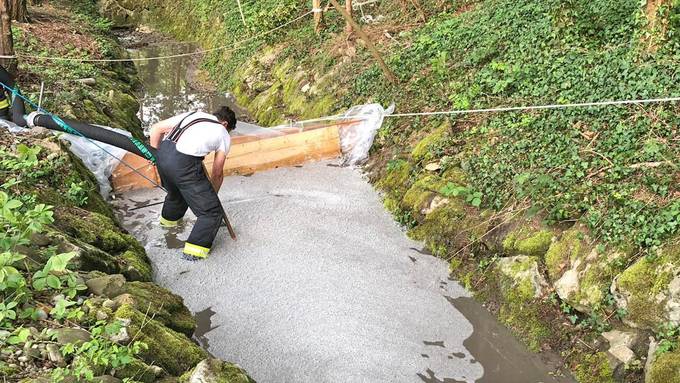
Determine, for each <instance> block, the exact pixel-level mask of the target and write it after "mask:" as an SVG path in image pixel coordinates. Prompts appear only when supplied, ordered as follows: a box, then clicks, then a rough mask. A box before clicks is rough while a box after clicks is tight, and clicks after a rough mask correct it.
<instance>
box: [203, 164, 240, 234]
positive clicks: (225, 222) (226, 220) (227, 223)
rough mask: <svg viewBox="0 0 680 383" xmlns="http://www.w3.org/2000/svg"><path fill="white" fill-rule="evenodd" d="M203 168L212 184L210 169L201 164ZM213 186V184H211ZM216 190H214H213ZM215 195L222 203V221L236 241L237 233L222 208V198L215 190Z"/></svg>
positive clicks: (222, 207)
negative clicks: (209, 174)
mask: <svg viewBox="0 0 680 383" xmlns="http://www.w3.org/2000/svg"><path fill="white" fill-rule="evenodd" d="M201 165H202V166H203V172H204V173H205V176H206V177H208V182H210V177H209V176H208V169H207V168H206V167H205V164H201ZM210 184H211V185H212V182H211V183H210ZM213 190H214V189H213ZM214 191H215V194H216V195H217V200H218V201H219V203H220V210H222V221H224V224H225V225H227V230H228V231H229V236H230V237H231V239H233V240H234V241H235V240H236V232H235V231H234V228H233V227H232V226H231V223H230V222H229V218H228V217H227V212H226V211H225V210H224V206H222V201H220V200H219V199H220V196H219V194H218V193H217V190H214Z"/></svg>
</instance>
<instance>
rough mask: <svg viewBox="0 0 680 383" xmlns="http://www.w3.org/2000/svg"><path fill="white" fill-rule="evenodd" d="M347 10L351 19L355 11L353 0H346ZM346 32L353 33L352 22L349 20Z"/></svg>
mask: <svg viewBox="0 0 680 383" xmlns="http://www.w3.org/2000/svg"><path fill="white" fill-rule="evenodd" d="M345 11H347V14H348V15H349V18H350V19H351V18H352V13H353V10H352V0H345ZM345 32H347V34H350V33H352V23H350V22H349V21H347V23H346V24H345Z"/></svg>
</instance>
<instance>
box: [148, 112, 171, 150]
mask: <svg viewBox="0 0 680 383" xmlns="http://www.w3.org/2000/svg"><path fill="white" fill-rule="evenodd" d="M174 126H175V124H174V121H173V119H172V118H169V119H167V120H163V121H159V122H157V123H155V124H153V125H151V131H150V132H149V143H150V144H151V147H153V148H155V149H158V146H159V145H160V144H161V140H162V139H163V136H164V135H166V134H168V133H169V132H170V131H171V130H172V128H173V127H174Z"/></svg>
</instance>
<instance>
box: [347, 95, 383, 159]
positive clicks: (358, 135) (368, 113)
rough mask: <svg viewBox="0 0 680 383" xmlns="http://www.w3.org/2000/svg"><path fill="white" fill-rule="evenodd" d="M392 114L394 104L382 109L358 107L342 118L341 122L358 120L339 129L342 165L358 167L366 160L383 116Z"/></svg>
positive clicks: (380, 106)
mask: <svg viewBox="0 0 680 383" xmlns="http://www.w3.org/2000/svg"><path fill="white" fill-rule="evenodd" d="M393 112H394V104H392V105H390V106H389V107H388V108H387V109H384V108H383V107H382V105H380V104H367V105H358V106H354V107H352V108H351V109H349V110H348V111H347V112H345V114H344V115H343V116H342V119H343V120H354V119H356V120H359V121H358V122H357V123H355V124H350V125H347V126H343V127H342V128H341V129H340V146H341V149H342V157H343V161H342V162H343V164H344V165H359V164H361V163H363V162H364V161H366V159H368V151H369V150H371V146H372V145H373V140H374V139H375V135H376V134H377V133H378V129H380V127H381V126H382V123H383V120H384V119H385V116H387V115H390V114H392V113H393Z"/></svg>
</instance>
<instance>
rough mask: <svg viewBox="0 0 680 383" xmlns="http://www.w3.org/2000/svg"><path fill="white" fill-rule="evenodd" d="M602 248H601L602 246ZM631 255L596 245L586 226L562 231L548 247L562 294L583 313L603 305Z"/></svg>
mask: <svg viewBox="0 0 680 383" xmlns="http://www.w3.org/2000/svg"><path fill="white" fill-rule="evenodd" d="M598 247H599V249H598ZM627 258H628V254H627V253H625V252H623V251H618V250H608V249H606V248H604V247H602V246H596V244H595V243H593V242H592V240H591V238H590V237H589V235H588V234H587V231H586V229H585V228H583V227H576V228H572V229H570V230H567V231H565V232H564V233H562V235H561V236H560V238H559V239H557V240H556V241H555V242H553V243H552V245H551V246H550V248H549V249H548V251H547V253H546V256H545V262H546V266H547V268H548V275H549V276H550V279H551V280H552V281H553V285H554V287H555V291H556V292H557V295H559V297H560V298H561V299H562V300H563V301H565V302H567V303H569V304H570V305H571V306H573V307H574V308H575V309H576V310H578V311H580V312H583V313H593V312H594V311H595V310H596V309H598V307H599V306H600V305H601V304H602V302H603V301H604V299H605V297H606V293H607V291H608V290H609V287H610V286H611V283H612V280H613V279H614V276H615V275H616V273H617V272H619V269H617V266H616V265H619V264H623V263H625V260H626V259H627Z"/></svg>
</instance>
